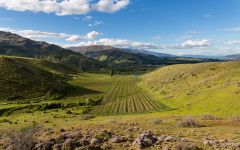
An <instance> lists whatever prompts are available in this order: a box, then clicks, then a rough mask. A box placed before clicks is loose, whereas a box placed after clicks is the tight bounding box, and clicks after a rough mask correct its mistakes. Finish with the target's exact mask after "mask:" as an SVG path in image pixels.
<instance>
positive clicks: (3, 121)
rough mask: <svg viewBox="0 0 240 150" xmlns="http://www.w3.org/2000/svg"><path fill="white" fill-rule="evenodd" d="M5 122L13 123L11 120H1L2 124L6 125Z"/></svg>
mask: <svg viewBox="0 0 240 150" xmlns="http://www.w3.org/2000/svg"><path fill="white" fill-rule="evenodd" d="M5 122H9V123H10V122H11V121H10V120H8V119H2V120H0V123H5Z"/></svg>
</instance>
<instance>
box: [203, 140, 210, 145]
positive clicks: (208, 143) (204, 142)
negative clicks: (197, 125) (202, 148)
mask: <svg viewBox="0 0 240 150" xmlns="http://www.w3.org/2000/svg"><path fill="white" fill-rule="evenodd" d="M210 143H211V142H210V141H209V140H204V141H203V145H208V146H210V145H211V144H210Z"/></svg>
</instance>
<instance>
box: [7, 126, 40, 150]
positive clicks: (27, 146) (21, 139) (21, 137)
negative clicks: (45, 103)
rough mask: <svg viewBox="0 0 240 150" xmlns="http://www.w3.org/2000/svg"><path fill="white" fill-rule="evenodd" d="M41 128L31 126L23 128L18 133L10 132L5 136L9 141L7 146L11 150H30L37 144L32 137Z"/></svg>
mask: <svg viewBox="0 0 240 150" xmlns="http://www.w3.org/2000/svg"><path fill="white" fill-rule="evenodd" d="M40 129H41V126H39V125H32V126H29V127H25V128H23V129H21V130H20V131H10V132H8V133H7V134H6V136H7V138H8V139H9V145H7V146H10V147H11V149H13V150H18V149H19V150H20V149H21V150H32V149H33V148H34V146H35V144H36V143H37V139H36V138H35V137H34V135H35V134H36V133H37V132H39V131H40Z"/></svg>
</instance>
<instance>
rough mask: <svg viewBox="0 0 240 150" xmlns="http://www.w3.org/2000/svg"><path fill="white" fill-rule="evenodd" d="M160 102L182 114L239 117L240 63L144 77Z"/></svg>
mask: <svg viewBox="0 0 240 150" xmlns="http://www.w3.org/2000/svg"><path fill="white" fill-rule="evenodd" d="M142 79H143V82H142V85H143V86H145V87H147V88H148V89H149V90H150V92H151V93H152V94H153V95H155V96H156V97H157V98H158V99H159V100H161V102H163V103H165V104H166V105H167V106H169V107H171V108H175V109H177V113H180V114H204V113H213V114H218V115H236V114H240V111H239V110H240V101H239V98H240V62H239V61H233V62H221V63H200V64H194V65H190V64H188V65H173V66H168V67H163V68H160V69H158V70H156V71H153V72H151V73H149V74H146V75H144V76H143V77H142Z"/></svg>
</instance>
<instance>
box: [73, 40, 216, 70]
mask: <svg viewBox="0 0 240 150" xmlns="http://www.w3.org/2000/svg"><path fill="white" fill-rule="evenodd" d="M69 49H71V50H73V51H75V52H78V53H81V54H83V55H85V56H87V57H90V58H93V59H95V60H98V61H100V62H103V63H105V64H106V65H107V66H110V67H114V68H126V67H127V68H132V69H136V68H144V67H151V66H164V65H172V64H182V63H198V62H208V61H216V60H213V59H205V58H204V59H202V58H184V57H178V56H174V55H170V54H163V53H155V52H151V51H146V50H134V49H123V48H115V47H111V46H103V45H92V46H84V47H70V48H69Z"/></svg>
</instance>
